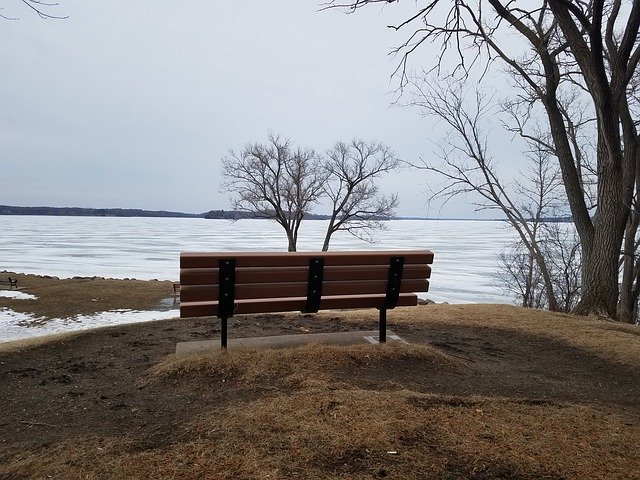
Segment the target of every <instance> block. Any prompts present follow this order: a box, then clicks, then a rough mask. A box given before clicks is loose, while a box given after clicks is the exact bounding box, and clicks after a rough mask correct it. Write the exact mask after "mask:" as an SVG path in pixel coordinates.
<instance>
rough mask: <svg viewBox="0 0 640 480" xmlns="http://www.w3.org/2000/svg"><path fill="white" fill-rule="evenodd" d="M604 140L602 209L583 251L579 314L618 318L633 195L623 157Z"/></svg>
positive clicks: (600, 182) (600, 162) (600, 188)
mask: <svg viewBox="0 0 640 480" xmlns="http://www.w3.org/2000/svg"><path fill="white" fill-rule="evenodd" d="M600 140H601V139H600V138H599V142H598V143H599V146H598V157H599V158H598V170H599V173H600V175H599V178H598V208H597V211H596V215H595V217H594V220H593V231H594V235H593V243H592V245H591V248H586V249H583V252H582V253H583V256H582V292H581V293H582V298H581V299H580V302H579V303H578V306H577V307H576V313H577V314H579V315H588V314H590V313H596V314H599V315H603V314H604V315H607V316H608V317H610V318H615V317H616V307H617V304H618V293H619V290H618V262H619V260H620V247H621V246H622V240H623V237H624V230H625V226H626V224H627V219H628V217H629V204H630V200H631V195H628V193H629V192H628V191H627V189H626V187H627V185H626V183H627V182H626V179H625V177H626V175H625V172H624V171H623V168H621V167H622V165H623V162H622V159H615V158H611V157H613V155H612V154H611V152H610V151H606V150H605V148H604V147H603V146H602V142H601V141H600ZM583 248H584V247H583Z"/></svg>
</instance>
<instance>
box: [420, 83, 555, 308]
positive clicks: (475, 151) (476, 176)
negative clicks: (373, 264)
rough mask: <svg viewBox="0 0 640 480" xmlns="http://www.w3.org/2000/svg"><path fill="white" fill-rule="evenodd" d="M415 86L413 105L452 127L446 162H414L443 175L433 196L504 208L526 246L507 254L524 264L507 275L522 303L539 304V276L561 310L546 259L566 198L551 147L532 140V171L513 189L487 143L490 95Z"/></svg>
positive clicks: (459, 86) (444, 149)
mask: <svg viewBox="0 0 640 480" xmlns="http://www.w3.org/2000/svg"><path fill="white" fill-rule="evenodd" d="M413 86H414V96H413V99H412V102H411V103H412V105H414V106H416V107H418V108H419V109H420V111H421V113H422V114H424V115H429V116H431V117H435V118H437V119H439V120H441V121H443V122H444V123H445V124H446V125H447V126H448V127H449V134H448V135H447V137H446V138H445V139H443V140H442V141H441V142H440V143H439V144H438V147H439V154H438V156H439V157H440V159H441V160H442V163H441V164H440V165H435V164H433V163H429V162H424V161H423V163H422V164H420V165H416V167H417V168H421V169H424V170H426V171H428V172H432V173H435V174H437V175H438V176H440V177H441V178H442V179H443V182H442V184H440V185H439V187H437V189H436V190H434V191H433V192H432V193H433V197H432V198H434V199H442V200H444V201H445V202H446V201H448V200H449V199H451V198H452V197H454V196H457V195H460V194H466V193H471V194H474V195H475V198H477V200H475V201H474V203H475V205H476V208H477V209H478V210H486V209H494V210H499V211H501V212H502V213H503V214H504V216H505V218H506V221H507V222H508V223H509V225H511V227H512V228H513V229H514V230H515V231H516V233H517V234H518V237H519V242H518V244H519V245H522V246H523V247H524V249H522V248H516V249H515V252H513V253H512V254H510V255H507V257H508V258H509V259H510V260H511V261H514V260H515V261H518V262H520V263H521V264H520V265H514V266H512V268H509V269H508V274H509V276H510V277H512V278H514V279H517V283H518V285H519V286H518V290H519V291H520V292H521V293H522V296H523V304H525V305H534V304H535V305H537V304H539V303H540V302H534V299H535V298H536V291H534V290H533V287H534V286H535V283H537V282H538V280H537V279H538V277H539V278H540V281H541V282H542V285H543V287H542V288H541V289H538V292H543V293H544V295H545V297H546V298H545V302H544V304H545V305H546V306H548V308H549V309H550V310H561V309H562V306H561V303H560V302H559V301H558V298H557V292H556V287H555V285H554V272H553V271H552V268H551V267H552V265H551V264H550V262H549V258H547V254H548V253H549V252H548V251H545V246H544V240H545V239H544V235H543V233H544V228H543V226H544V222H545V220H546V219H547V218H548V217H551V216H557V215H558V213H559V212H560V208H561V205H562V204H563V203H564V202H563V201H562V195H561V192H562V190H561V188H560V187H561V182H560V175H559V171H558V168H557V166H555V164H554V163H552V162H551V160H550V156H549V154H548V152H546V151H545V149H543V148H540V145H539V143H538V142H532V144H531V147H532V149H531V150H529V151H528V152H527V155H528V157H529V159H530V170H529V171H528V172H526V174H525V175H523V177H524V179H523V180H522V181H518V182H516V183H515V186H514V187H512V188H509V187H508V186H507V185H505V183H504V182H503V180H502V179H501V178H500V175H499V173H498V171H497V166H496V163H495V161H494V160H493V159H492V158H491V156H490V154H489V151H488V147H487V132H486V131H485V129H486V126H487V125H488V118H489V117H490V116H495V115H496V111H495V107H494V106H493V104H492V102H491V97H487V96H486V95H484V94H483V93H482V92H481V91H479V90H477V89H476V90H475V92H474V94H473V101H472V102H470V103H471V104H470V105H466V102H465V89H464V84H463V82H454V81H452V80H449V81H447V82H445V83H438V82H429V81H416V82H414V84H413ZM522 250H524V252H525V253H524V254H523V253H522ZM507 257H505V258H507ZM534 277H535V278H534Z"/></svg>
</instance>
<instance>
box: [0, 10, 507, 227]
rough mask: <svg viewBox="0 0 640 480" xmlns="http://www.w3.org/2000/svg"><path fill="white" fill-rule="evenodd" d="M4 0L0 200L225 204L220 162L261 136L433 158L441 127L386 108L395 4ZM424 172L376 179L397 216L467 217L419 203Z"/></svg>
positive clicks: (197, 207)
mask: <svg viewBox="0 0 640 480" xmlns="http://www.w3.org/2000/svg"><path fill="white" fill-rule="evenodd" d="M3 4H4V9H3V10H2V11H1V13H2V14H3V15H5V16H14V17H19V18H20V20H18V21H9V20H0V39H1V42H2V49H1V50H0V61H1V64H2V76H1V77H0V151H1V154H0V155H1V158H0V172H1V173H0V204H9V205H21V206H39V205H48V206H86V207H96V208H109V207H121V208H144V209H153V210H174V211H185V212H204V211H207V210H211V209H228V208H229V202H228V194H226V193H224V192H220V187H219V185H220V176H219V172H220V168H219V166H220V159H221V158H222V157H223V156H224V155H225V153H226V152H227V151H228V150H229V149H239V148H241V147H242V146H243V145H244V144H245V143H247V142H249V141H264V140H266V139H267V134H268V132H269V131H272V132H275V133H278V134H280V135H282V136H285V137H289V138H291V140H292V141H293V142H294V143H295V144H298V145H301V146H309V147H312V148H314V149H316V150H318V151H323V150H325V149H326V148H328V147H330V146H331V145H332V144H333V143H334V142H335V141H336V140H339V139H343V140H349V139H351V138H354V137H360V138H363V139H365V140H379V141H383V142H385V143H387V144H388V145H389V146H390V147H391V148H393V150H394V151H395V152H396V154H397V156H399V157H400V158H402V159H405V160H409V161H417V160H418V158H419V157H424V158H431V157H432V156H433V151H434V148H433V144H432V142H433V141H436V140H438V138H439V137H440V136H442V135H443V131H442V127H441V126H437V125H436V126H434V125H433V123H432V122H431V121H429V120H428V119H424V118H421V117H420V116H419V115H418V112H416V111H415V110H413V109H410V108H399V107H393V106H391V101H392V95H391V93H390V92H392V90H394V88H395V87H396V86H397V80H395V79H390V75H391V74H392V72H393V70H394V68H395V66H396V61H397V60H394V59H392V58H391V57H389V56H388V52H389V50H390V48H391V47H392V46H394V45H397V44H398V43H399V42H401V41H402V40H403V39H404V38H405V33H394V32H393V31H391V30H390V29H387V28H386V25H387V24H389V23H394V22H395V21H397V20H400V18H401V14H402V12H401V11H400V10H399V9H398V8H391V7H387V8H386V9H382V8H379V7H373V8H369V9H364V10H362V11H360V12H359V13H357V14H355V15H345V14H344V13H340V12H338V11H335V10H332V11H324V12H319V11H318V7H319V1H318V0H279V1H277V2H265V1H264V0H243V1H240V0H236V1H232V2H177V3H176V2H165V1H153V2H152V1H149V0H137V1H135V2H131V1H124V0H112V1H109V2H104V1H103V2H96V1H94V2H84V1H79V0H61V4H60V5H59V6H58V7H56V9H55V10H52V11H51V12H52V13H56V14H60V15H69V18H68V19H66V20H42V19H40V18H38V17H37V16H36V15H34V14H32V13H31V12H30V11H29V10H28V9H27V8H25V7H24V6H23V5H22V4H21V3H20V2H18V1H14V0H6V1H4V2H3ZM409 6H410V7H412V6H413V7H414V6H415V5H413V4H412V3H410V4H409ZM405 12H406V10H405ZM434 53H435V52H434V51H433V50H431V51H430V50H429V47H426V48H424V49H423V50H422V51H420V53H419V54H418V55H416V56H414V58H413V60H412V65H413V67H416V68H419V67H422V66H428V65H430V64H429V62H432V61H433V57H434ZM422 64H424V65H422ZM504 142H505V145H504V148H505V149H507V150H508V144H509V143H510V139H509V138H505V139H504ZM427 180H428V179H427V176H426V174H425V173H423V172H410V171H404V172H400V173H399V174H394V175H392V176H390V177H388V178H386V179H385V180H384V181H383V182H382V187H383V190H384V191H386V192H389V193H390V192H398V193H399V195H400V208H399V214H401V215H416V216H419V215H425V214H429V215H431V216H435V215H440V216H451V217H469V216H473V215H474V214H473V208H472V207H470V206H467V205H465V202H464V200H462V199H461V200H460V201H458V202H455V203H451V204H450V205H448V206H447V207H446V208H444V209H443V210H438V209H437V208H434V206H432V207H431V209H430V210H429V211H427V208H426V201H427V198H426V197H425V196H424V195H423V194H422V192H423V191H424V190H425V183H426V181H427ZM432 181H433V179H432ZM318 213H322V212H318ZM490 216H492V217H497V214H491V215H490Z"/></svg>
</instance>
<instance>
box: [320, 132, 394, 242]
mask: <svg viewBox="0 0 640 480" xmlns="http://www.w3.org/2000/svg"><path fill="white" fill-rule="evenodd" d="M398 165H399V160H398V159H397V158H396V157H395V156H394V154H393V152H392V151H391V150H390V149H389V147H388V146H386V145H384V144H382V143H379V142H364V141H363V140H358V139H355V140H352V141H351V142H350V143H344V142H337V143H336V144H335V145H334V146H333V147H332V148H331V149H330V150H329V151H328V152H327V157H326V159H325V162H324V168H325V170H326V173H327V181H326V183H325V185H324V194H325V195H326V196H327V197H328V199H329V201H330V202H331V209H332V211H331V217H330V219H329V225H328V227H327V233H326V235H325V239H324V244H323V246H322V250H323V251H327V250H328V249H329V242H330V240H331V236H332V235H333V234H334V233H335V232H337V231H338V230H344V231H347V232H349V233H350V234H352V235H354V236H356V237H358V238H362V239H365V240H367V241H372V240H373V236H372V234H373V231H374V230H376V229H383V228H384V223H383V220H388V219H389V218H391V217H392V216H393V215H394V214H395V209H396V208H397V205H398V196H397V195H395V194H394V195H389V196H385V195H382V194H381V193H380V190H379V188H378V186H377V185H376V183H375V180H376V179H377V178H378V177H379V176H380V175H382V174H384V173H386V172H389V171H391V170H393V169H395V168H397V167H398Z"/></svg>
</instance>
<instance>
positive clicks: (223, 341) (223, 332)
mask: <svg viewBox="0 0 640 480" xmlns="http://www.w3.org/2000/svg"><path fill="white" fill-rule="evenodd" d="M220 346H221V347H222V348H225V349H226V348H227V317H222V318H220Z"/></svg>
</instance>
